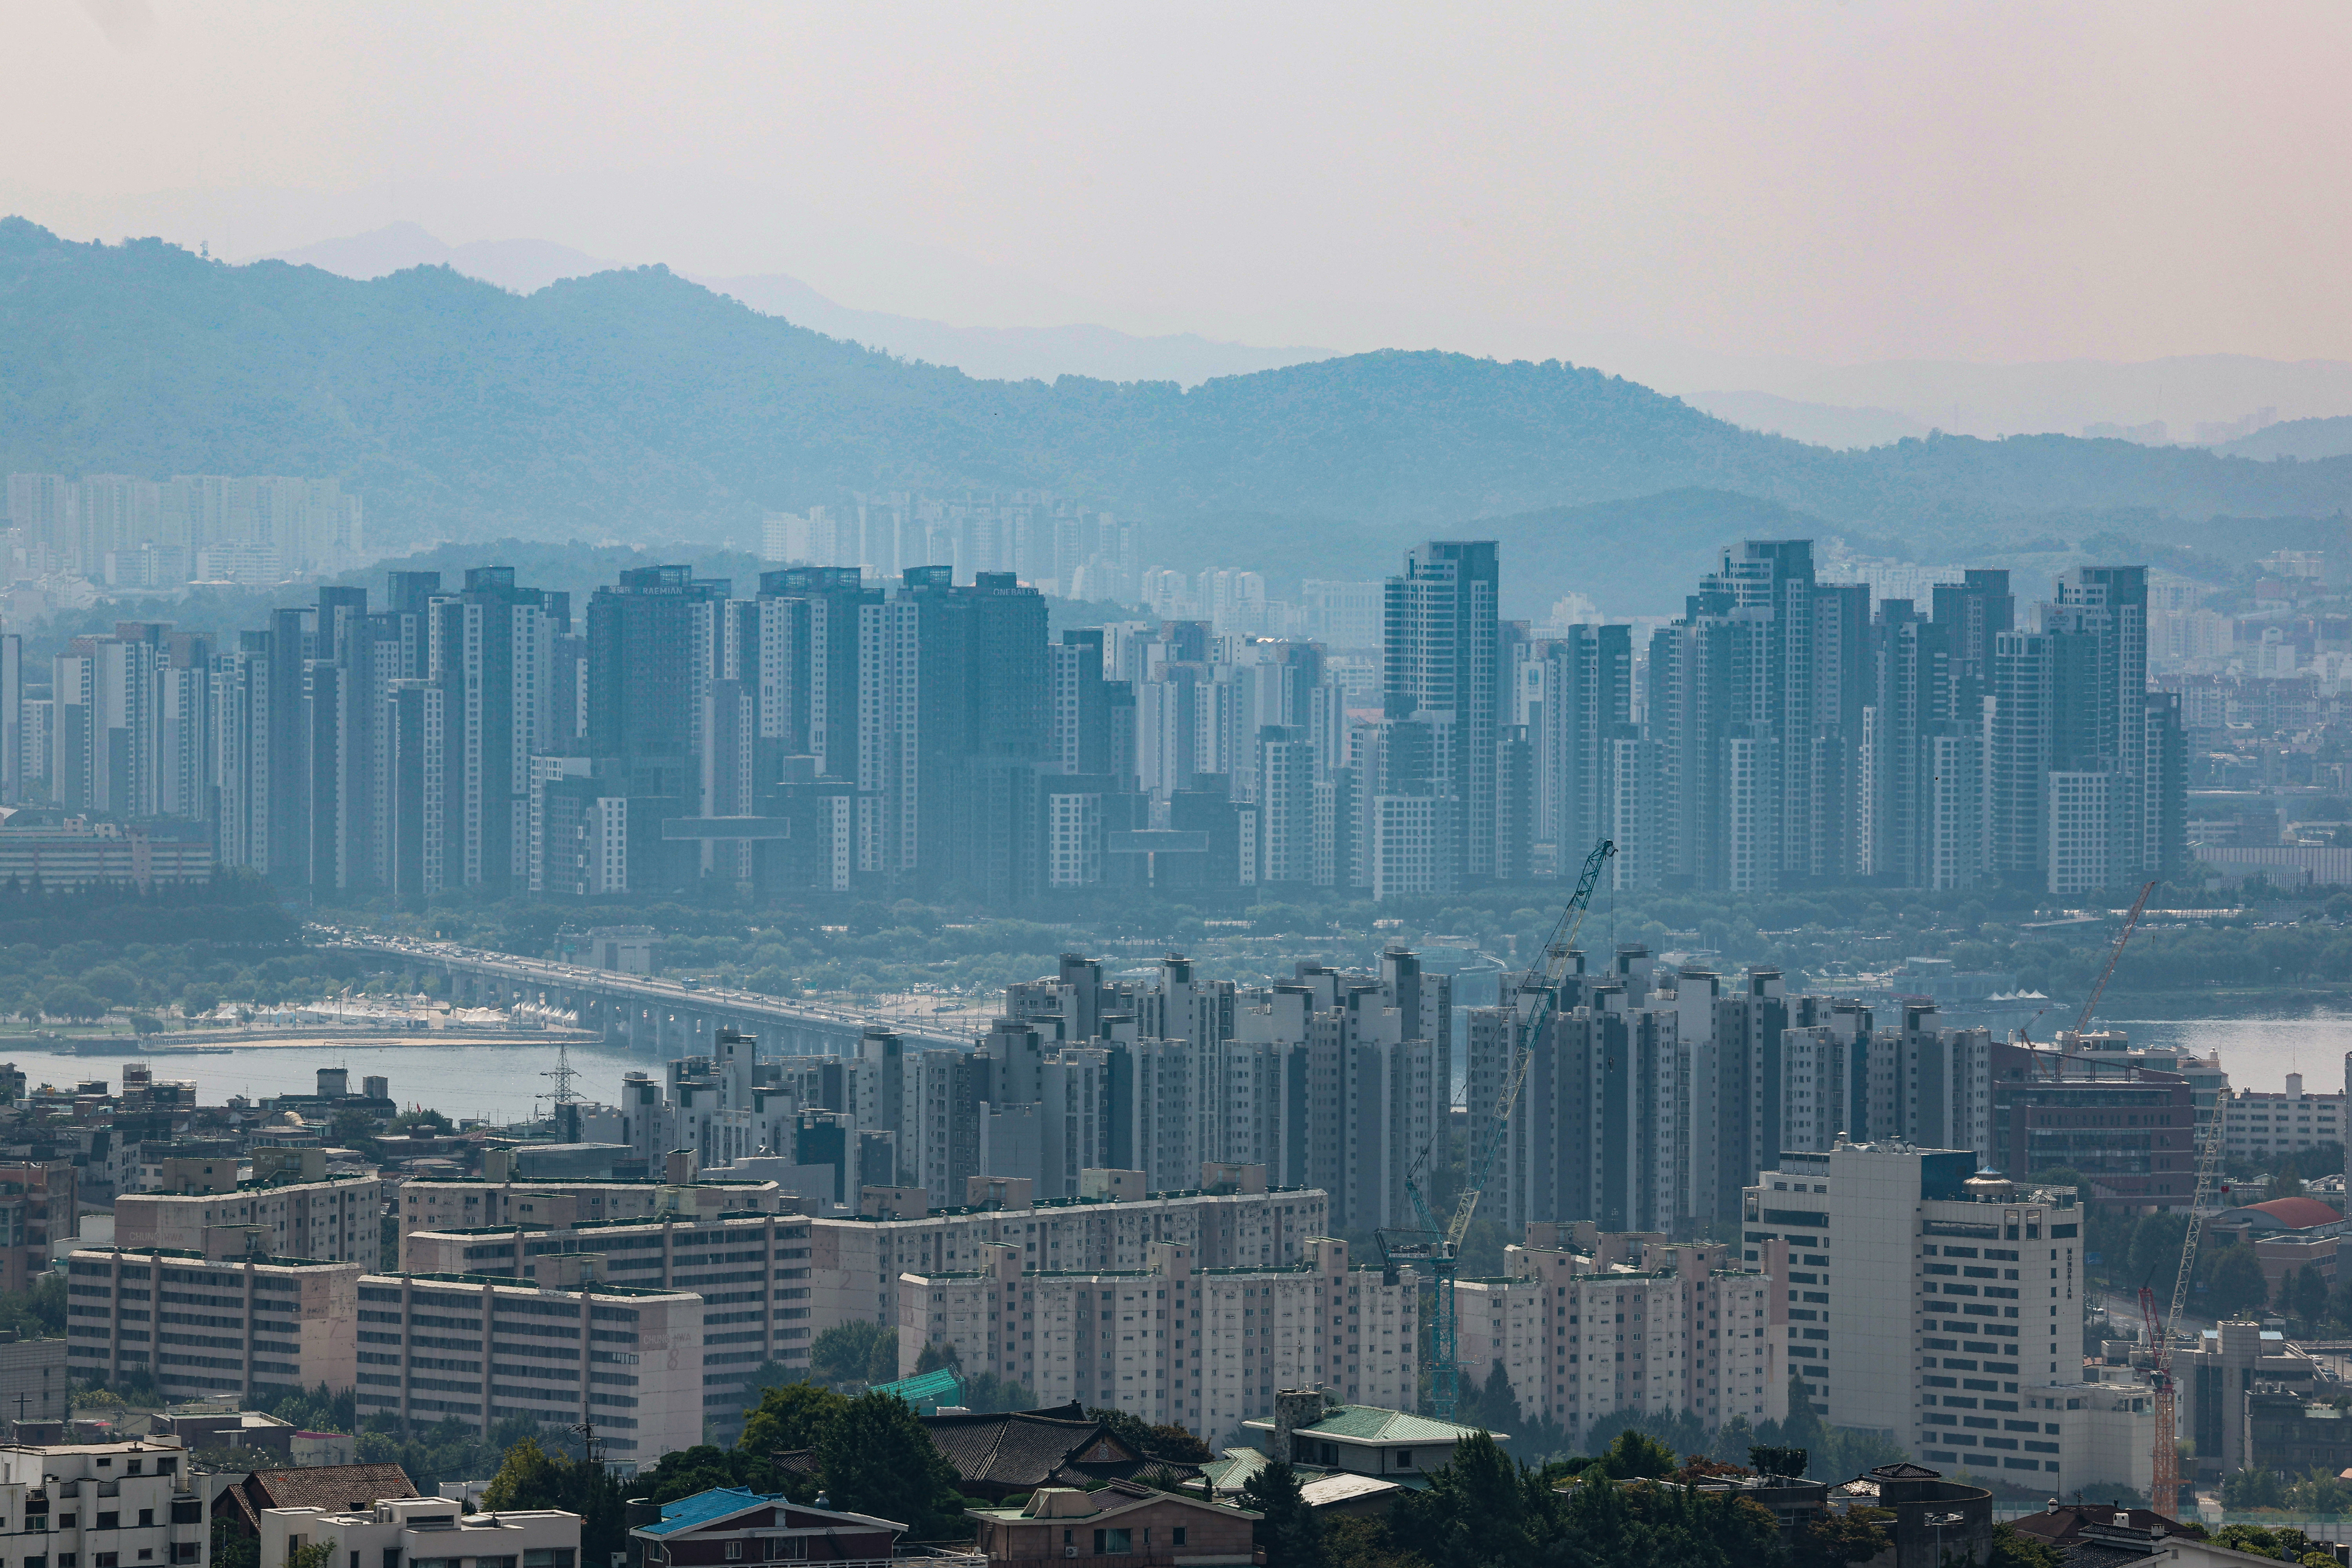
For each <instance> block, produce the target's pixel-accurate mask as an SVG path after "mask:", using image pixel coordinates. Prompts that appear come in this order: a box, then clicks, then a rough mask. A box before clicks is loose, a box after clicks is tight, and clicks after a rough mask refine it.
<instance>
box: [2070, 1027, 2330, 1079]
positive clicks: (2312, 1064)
mask: <svg viewBox="0 0 2352 1568" xmlns="http://www.w3.org/2000/svg"><path fill="white" fill-rule="evenodd" d="M2094 1027H2095V1028H2099V1029H2119V1030H2123V1031H2124V1032H2125V1033H2126V1034H2127V1035H2129V1036H2130V1037H2131V1042H2132V1043H2133V1044H2134V1045H2163V1046H2173V1045H2185V1046H2187V1047H2189V1049H2190V1050H2192V1051H2195V1052H2196V1053H2197V1054H2198V1055H2200V1056H2202V1055H2203V1054H2205V1052H2206V1051H2220V1052H2221V1071H2224V1072H2227V1073H2228V1074H2229V1075H2230V1087H2231V1088H2232V1089H2259V1090H2261V1091H2263V1092H2265V1093H2271V1094H2275V1093H2277V1092H2279V1091H2280V1090H2282V1089H2284V1088H2285V1087H2286V1075H2287V1074H2288V1073H2290V1072H2300V1073H2302V1074H2303V1080H2304V1082H2303V1086H2304V1089H2305V1092H2308V1093H2314V1094H2317V1093H2337V1092H2342V1090H2343V1088H2344V1053H2345V1052H2346V1051H2352V1018H2347V1017H2310V1018H2292V1019H2138V1020H2134V1019H2115V1020H2113V1021H2109V1020H2108V1019H2105V1018H2102V1019H2099V1020H2098V1021H2097V1023H2096V1024H2095V1026H2094Z"/></svg>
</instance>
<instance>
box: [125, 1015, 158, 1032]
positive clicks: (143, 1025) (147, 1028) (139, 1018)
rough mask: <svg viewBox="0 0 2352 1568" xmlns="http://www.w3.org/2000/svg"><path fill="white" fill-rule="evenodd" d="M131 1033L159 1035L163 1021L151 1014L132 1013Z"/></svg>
mask: <svg viewBox="0 0 2352 1568" xmlns="http://www.w3.org/2000/svg"><path fill="white" fill-rule="evenodd" d="M131 1033H133V1034H161V1033H163V1019H159V1018H157V1017H156V1016H155V1015H154V1014H153V1013H132V1014H131Z"/></svg>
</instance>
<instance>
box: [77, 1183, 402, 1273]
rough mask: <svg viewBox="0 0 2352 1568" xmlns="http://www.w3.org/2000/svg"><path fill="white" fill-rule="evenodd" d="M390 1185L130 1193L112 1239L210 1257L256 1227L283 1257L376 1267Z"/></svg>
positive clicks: (122, 1200)
mask: <svg viewBox="0 0 2352 1568" xmlns="http://www.w3.org/2000/svg"><path fill="white" fill-rule="evenodd" d="M390 1187H391V1184H390V1183H388V1182H383V1181H379V1180H377V1179H376V1178H374V1177H373V1176H332V1177H329V1178H327V1179H324V1180H320V1181H295V1182H276V1183H273V1182H267V1181H249V1182H240V1183H238V1184H237V1186H236V1188H235V1189H234V1190H233V1191H228V1192H195V1193H163V1192H142V1193H125V1194H123V1195H122V1196H121V1197H119V1198H117V1199H116V1200H115V1206H114V1241H115V1245H116V1246H118V1247H122V1248H130V1249H137V1248H142V1247H162V1248H167V1249H170V1248H178V1249H185V1250H188V1251H194V1252H205V1251H210V1250H213V1249H214V1243H213V1241H212V1240H211V1239H209V1238H212V1237H214V1236H215V1235H216V1234H217V1233H224V1232H227V1231H231V1230H238V1231H244V1230H256V1229H257V1230H258V1231H259V1232H260V1234H261V1239H262V1246H263V1249H265V1250H268V1251H270V1252H272V1253H275V1254H277V1255H278V1256H280V1257H287V1258H315V1259H318V1260H322V1261H327V1262H355V1263H364V1264H366V1265H368V1266H369V1267H371V1268H373V1267H374V1266H376V1265H377V1264H378V1263H380V1262H381V1261H382V1258H381V1256H380V1254H381V1252H382V1250H383V1229H382V1221H383V1204H384V1199H385V1197H386V1196H387V1194H388V1192H389V1190H390Z"/></svg>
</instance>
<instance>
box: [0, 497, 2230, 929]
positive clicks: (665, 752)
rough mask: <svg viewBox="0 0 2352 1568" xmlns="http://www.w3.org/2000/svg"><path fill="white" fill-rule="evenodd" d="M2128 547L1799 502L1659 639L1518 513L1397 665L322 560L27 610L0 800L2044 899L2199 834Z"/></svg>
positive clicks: (574, 839)
mask: <svg viewBox="0 0 2352 1568" xmlns="http://www.w3.org/2000/svg"><path fill="white" fill-rule="evenodd" d="M2145 578H2146V574H2145V571H2144V569H2142V568H2139V567H2084V568H2079V569H2075V570H2071V571H2069V572H2066V573H2064V574H2063V575H2062V577H2061V578H2060V579H2059V580H2058V583H2057V589H2056V598H2055V601H2053V602H2051V603H2046V604H2043V605H2042V606H2040V608H2039V612H2038V617H2037V620H2038V624H2035V625H2032V626H2019V625H2018V624H2016V623H2015V622H2016V615H2015V604H2014V601H2013V599H2012V596H2011V593H2010V592H2009V590H2008V583H2007V574H2006V573H2003V572H1999V571H1976V570H1971V571H1969V572H1968V573H1967V574H1966V580H1965V581H1963V582H1960V583H1956V584H1949V585H1939V586H1937V588H1936V590H1935V601H1934V604H1933V606H1932V613H1931V614H1928V615H1924V616H1923V615H1921V614H1920V613H1918V607H1917V606H1916V605H1914V604H1913V603H1912V602H1910V601H1904V600H1886V601H1881V602H1879V603H1878V604H1877V605H1876V606H1875V607H1874V606H1873V605H1872V604H1871V602H1870V591H1869V589H1868V587H1867V586H1866V585H1863V584H1858V583H1824V582H1821V581H1819V580H1816V578H1815V576H1814V572H1813V567H1812V556H1811V546H1810V544H1809V543H1807V542H1805V541H1801V540H1794V541H1787V540H1784V541H1750V542H1748V543H1747V544H1745V545H1743V546H1741V547H1740V548H1739V549H1738V550H1736V551H1727V552H1726V555H1725V557H1724V559H1723V561H1722V564H1721V568H1720V570H1717V571H1716V572H1713V573H1710V574H1709V575H1708V576H1707V577H1706V579H1704V580H1703V581H1702V582H1701V584H1700V586H1699V591H1697V592H1696V593H1694V594H1692V595H1691V596H1690V598H1689V600H1688V603H1687V607H1686V612H1685V615H1684V616H1683V617H1681V618H1680V619H1678V620H1676V621H1675V622H1673V623H1672V624H1670V625H1665V626H1663V627H1660V628H1659V629H1658V630H1657V631H1656V632H1654V634H1653V635H1652V636H1651V637H1650V638H1649V640H1648V643H1647V645H1646V648H1645V649H1643V651H1642V652H1641V653H1640V655H1639V656H1638V657H1637V654H1636V649H1635V646H1634V641H1633V634H1632V628H1630V627H1628V626H1624V625H1615V624H1594V625H1580V626H1573V627H1569V628H1566V629H1564V630H1563V631H1562V632H1561V634H1559V635H1557V636H1549V637H1537V636H1535V635H1533V634H1532V633H1531V632H1530V631H1529V629H1528V626H1527V625H1526V623H1524V622H1507V621H1504V620H1502V619H1501V618H1500V616H1499V613H1498V608H1497V606H1498V601H1499V581H1498V562H1497V559H1496V549H1495V546H1494V545H1493V544H1492V543H1489V542H1480V541H1468V542H1463V541H1433V542H1431V543H1429V544H1426V545H1423V546H1421V547H1419V548H1418V549H1414V550H1413V551H1412V553H1411V555H1410V558H1409V559H1408V560H1407V562H1406V565H1405V570H1403V572H1402V573H1401V574H1400V575H1398V576H1396V577H1393V578H1391V579H1390V580H1388V581H1387V583H1386V585H1385V588H1384V601H1383V630H1382V645H1381V652H1380V671H1379V685H1378V690H1377V693H1376V694H1375V693H1372V692H1370V691H1368V690H1364V689H1361V688H1360V686H1358V685H1355V684H1353V680H1352V677H1351V676H1350V675H1349V662H1348V661H1344V660H1339V659H1337V658H1335V657H1333V656H1331V655H1329V654H1328V652H1327V650H1326V648H1325V647H1324V646H1323V645H1322V644H1320V643H1313V642H1303V641H1287V640H1271V639H1265V638H1253V637H1248V636H1244V635H1238V634H1228V635H1222V636H1221V635H1216V634H1214V633H1213V632H1212V631H1211V629H1210V626H1209V624H1208V623H1206V622H1122V623H1118V624H1114V625H1109V626H1102V627H1087V628H1080V629H1075V630H1067V631H1065V632H1062V633H1061V635H1060V636H1059V637H1058V638H1054V637H1052V636H1050V635H1049V627H1048V613H1047V601H1046V600H1045V598H1044V597H1043V596H1042V595H1040V594H1039V593H1038V592H1037V591H1035V590H1034V588H1032V587H1030V586H1028V585H1025V584H1024V582H1022V581H1021V580H1019V579H1018V578H1017V577H1015V576H1014V575H1013V574H1012V573H1009V572H1004V573H999V572H986V571H983V572H979V573H977V574H975V576H974V577H973V579H972V580H970V581H966V582H959V581H957V580H955V573H954V570H953V569H951V568H949V567H914V568H908V569H907V570H904V571H902V572H901V573H900V574H899V576H898V578H897V579H896V580H891V581H888V582H887V583H884V582H879V581H877V580H870V579H868V578H867V577H866V576H865V575H864V574H863V573H862V572H861V571H860V570H859V569H856V568H853V567H788V568H785V569H782V570H776V571H771V572H766V573H763V574H762V576H761V581H760V587H759V591H758V592H757V593H756V594H755V595H754V596H752V597H750V598H737V597H735V596H734V595H733V591H732V588H731V585H730V583H729V582H728V581H725V580H705V579H698V578H696V577H694V576H693V575H692V573H691V571H690V570H688V568H685V567H676V566H665V567H652V568H646V569H643V570H630V571H625V572H624V573H622V574H621V579H620V580H619V581H618V582H617V583H615V584H614V585H611V586H609V587H605V588H601V589H599V590H597V591H596V592H595V593H594V594H593V596H592V597H591V599H590V601H589V602H588V605H587V607H586V612H585V614H584V616H583V617H581V618H580V619H579V620H578V621H576V622H575V619H574V616H573V613H572V605H571V602H570V598H569V596H568V595H567V594H565V593H562V592H559V591H549V590H542V589H534V588H529V587H524V586H520V585H518V584H517V583H516V582H515V580H514V573H513V571H512V570H510V569H508V568H504V567H484V568H480V569H477V570H470V571H468V572H467V573H466V576H465V580H464V583H463V585H462V586H461V587H456V588H450V587H446V586H445V585H444V584H443V583H442V581H441V579H440V574H438V573H436V572H398V571H396V572H393V573H391V574H389V578H388V591H387V602H386V603H385V604H384V605H383V606H382V607H378V608H373V609H372V608H370V606H369V603H368V600H367V595H366V593H365V591H363V590H361V589H355V588H329V589H322V590H320V591H319V595H318V602H317V603H316V604H315V605H313V606H305V607H302V608H299V609H285V610H279V611H277V612H273V613H272V614H271V616H270V619H269V623H268V625H267V626H266V627H262V628H259V629H256V630H253V631H249V632H243V633H241V634H240V635H239V636H238V637H237V638H236V643H235V645H234V646H217V645H215V643H214V642H213V640H212V639H210V638H208V637H205V636H201V635H196V634H193V633H188V632H181V631H178V630H176V629H174V628H173V627H172V626H171V625H169V624H166V623H152V622H139V623H125V624H121V625H119V626H118V627H117V628H116V630H115V632H114V633H113V634H112V635H111V636H103V637H100V636H92V637H82V638H77V639H75V640H74V641H73V643H71V644H70V645H69V647H68V649H67V651H65V652H64V653H60V654H59V655H58V657H57V660H56V663H55V667H54V669H53V671H52V672H51V685H50V687H49V691H48V694H47V696H41V695H37V689H36V688H30V687H28V686H27V685H26V672H25V671H24V670H23V668H22V660H21V646H22V644H21V640H19V639H17V638H16V637H13V636H12V637H9V638H7V639H5V643H0V796H5V797H7V798H9V799H13V800H23V799H26V798H27V796H28V795H34V796H37V793H38V791H39V790H40V789H44V788H45V789H47V793H48V796H49V799H50V800H52V801H53V802H55V803H56V804H58V805H61V806H64V807H66V808H68V809H75V810H85V811H89V812H93V813H100V814H103V815H110V816H115V817H119V818H123V819H130V820H135V819H141V818H153V817H162V818H184V819H194V820H197V821H202V822H204V823H205V824H207V825H208V827H209V829H210V831H211V834H212V836H213V838H214V841H215V852H216V856H217V859H218V860H219V861H220V862H222V863H225V864H227V865H231V866H243V867H250V868H252V869H254V870H257V871H259V872H263V873H267V874H268V875H269V876H270V877H272V878H273V879H274V880H277V881H278V882H279V883H281V884H284V885H289V886H297V887H306V888H310V889H314V890H319V891H331V890H340V889H346V888H359V889H376V890H383V891H388V892H390V893H392V894H395V895H398V896H400V897H404V898H412V899H415V898H424V897H428V896H430V895H432V894H436V893H440V892H443V891H445V890H451V889H457V888H461V887H476V886H481V887H489V888H494V889H506V890H509V891H514V892H523V891H530V892H534V893H543V894H571V895H593V894H617V893H630V894H644V893H656V892H661V891H665V890H671V889H676V888H677V887H680V886H683V885H686V884H688V883H693V882H695V881H697V880H698V879H700V878H705V877H719V878H723V879H726V880H729V881H731V882H736V883H747V884H750V885H751V887H753V888H754V889H755V890H757V891H759V892H761V893H763V894H810V893H824V892H834V893H845V892H852V891H856V892H875V893H910V894H919V895H927V896H954V895H962V896H969V897H971V898H973V899H976V900H979V901H982V902H983V903H985V904H988V905H990V906H992V907H1005V906H1007V905H1012V904H1020V903H1022V902H1024V900H1029V899H1034V898H1039V897H1044V896H1051V895H1053V894H1058V893H1061V892H1064V891H1065V890H1079V889H1086V888H1139V887H1160V888H1186V889H1214V888H1237V887H1242V886H1245V885H1272V886H1276V887H1280V886H1297V887H1307V886H1325V887H1334V888H1349V889H1361V890H1364V891H1366V892H1368V893H1370V894H1371V895H1373V896H1375V897H1379V898H1389V897H1396V896H1402V895H1408V894H1437V893H1444V892H1447V891H1450V890H1453V889H1455V888H1458V887H1464V886H1470V885H1476V884H1481V883H1493V882H1503V883H1513V882H1521V881H1527V880H1530V879H1542V878H1547V877H1551V876H1554V875H1559V874H1566V873H1573V872H1574V870H1575V869H1576V867H1577V866H1578V865H1579V864H1580V863H1581V862H1582V859H1583V857H1584V854H1585V852H1586V851H1587V850H1589V849H1590V847H1591V844H1592V843H1593V842H1594V841H1597V840H1599V839H1601V838H1603V837H1607V838H1610V839H1612V840H1614V841H1615V842H1616V844H1617V849H1618V852H1617V856H1616V858H1615V860H1614V861H1613V862H1612V864H1611V875H1612V877H1613V878H1614V879H1615V882H1616V883H1617V884H1618V885H1620V886H1626V887H1652V886H1675V887H1691V888H1700V889H1723V890H1728V891H1743V892H1752V891H1761V890H1768V889H1771V888H1776V887H1790V886H1802V885H1822V884H1838V883H1853V882H1857V881H1861V882H1877V883H1886V884H1891V885H1899V886H1916V887H1927V888H1947V887H1958V886H1965V885H1968V884H1969V883H1975V882H1977V881H1979V880H1980V879H1984V878H1989V877H1998V878H2002V879H2007V880H2011V881H2014V882H2020V883H2025V884H2027V885H2032V886H2035V887H2040V888H2046V889H2047V890H2048V891H2050V892H2053V893H2058V894H2065V893H2072V892H2076V891H2080V890H2084V889H2090V888H2096V887H2103V886H2108V885H2113V884H2116V883H2125V882H2129V881H2133V880H2137V879H2139V878H2141V877H2143V876H2146V875H2148V874H2153V873H2157V872H2159V871H2161V870H2163V869H2165V868H2168V867H2170V866H2174V865H2177V864H2178V863H2179V862H2180V860H2181V857H2182V856H2183V854H2184V853H2185V799H2186V796H2185V789H2186V782H2185V780H2186V773H2185V753H2184V747H2183V741H2182V735H2181V729H2180V723H2179V710H2178V698H2177V696H2176V695H2171V694H2163V693H2153V692H2150V691H2148V690H2147V585H2146V580H2145Z"/></svg>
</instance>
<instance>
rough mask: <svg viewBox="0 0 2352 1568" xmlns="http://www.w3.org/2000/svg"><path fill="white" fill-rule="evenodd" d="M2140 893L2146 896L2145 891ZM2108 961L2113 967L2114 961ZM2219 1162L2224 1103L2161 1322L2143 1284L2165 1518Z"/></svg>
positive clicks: (2175, 1486) (2157, 1497) (2173, 1502)
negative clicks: (2192, 1286)
mask: <svg viewBox="0 0 2352 1568" xmlns="http://www.w3.org/2000/svg"><path fill="white" fill-rule="evenodd" d="M2141 897H2142V898H2143V899H2145V898H2146V897H2147V894H2141ZM2108 967H2110V968H2113V967H2114V966H2113V965H2112V964H2110V965H2109V966H2108ZM2220 1174H2221V1107H2220V1106H2219V1105H2216V1106H2214V1107H2213V1114H2212V1117H2211V1119H2210V1121H2208V1122H2207V1123H2206V1124H2205V1133H2204V1136H2203V1138H2202V1140H2201V1141H2200V1145H2199V1148H2198V1153H2197V1191H2196V1196H2195V1197H2193V1198H2192V1199H2191V1200H2190V1201H2189V1231H2188V1234H2187V1235H2185V1236H2184V1237H2182V1238H2181V1241H2180V1270H2179V1273H2177V1274H2175V1275H2174V1276H2173V1280H2172V1310H2171V1311H2170V1312H2168V1313H2166V1314H2165V1318H2164V1321H2163V1322H2161V1323H2159V1322H2158V1321H2157V1316H2156V1292H2155V1291H2152V1290H2150V1289H2149V1288H2148V1287H2147V1286H2146V1285H2142V1286H2141V1287H2140V1288H2139V1315H2140V1321H2141V1322H2142V1323H2144V1324H2145V1325H2146V1326H2147V1343H2148V1353H2149V1354H2148V1365H2149V1368H2150V1373H2151V1375H2152V1376H2153V1378H2154V1380H2155V1383H2156V1452H2155V1455H2154V1458H2155V1469H2154V1477H2155V1479H2153V1480H2152V1481H2151V1482H2150V1483H2149V1485H2148V1489H2147V1498H2148V1504H2149V1506H2150V1507H2152V1508H2154V1509H2155V1510H2156V1511H2157V1512H2158V1513H2159V1514H2162V1515H2163V1516H2164V1517H2165V1518H2167V1519H2176V1518H2178V1517H2179V1515H2177V1514H2175V1513H2174V1512H2173V1510H2174V1509H2175V1508H2176V1507H2178V1506H2179V1501H2180V1449H2179V1431H2178V1428H2179V1406H2178V1404H2177V1403H2176V1400H2175V1391H2174V1386H2173V1381H2172V1341H2173V1336H2174V1335H2176V1334H2178V1333H2179V1332H2180V1312H2181V1309H2182V1308H2183V1307H2185V1306H2187V1305H2188V1304H2189V1276H2190V1275H2191V1274H2192V1273H2194V1272H2195V1271H2196V1268H2197V1244H2198V1242H2199V1241H2200V1240H2201V1239H2203V1238H2204V1235H2205V1211H2206V1210H2207V1209H2208V1208H2209V1207H2211V1206H2212V1201H2213V1185H2214V1182H2215V1179H2216V1178H2217V1177H2218V1176H2220Z"/></svg>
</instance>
